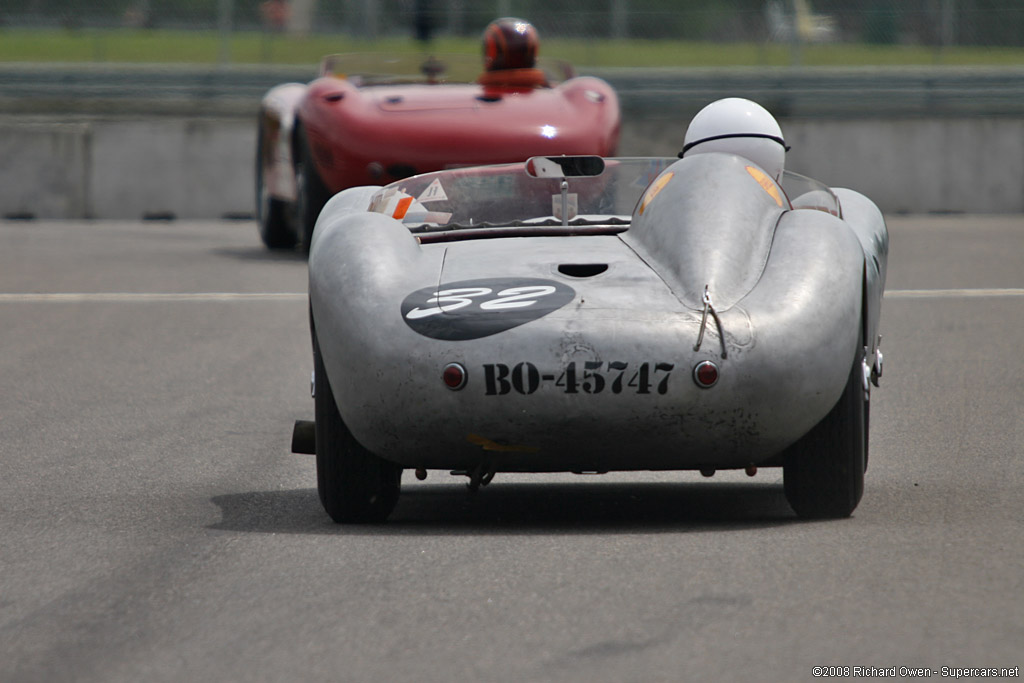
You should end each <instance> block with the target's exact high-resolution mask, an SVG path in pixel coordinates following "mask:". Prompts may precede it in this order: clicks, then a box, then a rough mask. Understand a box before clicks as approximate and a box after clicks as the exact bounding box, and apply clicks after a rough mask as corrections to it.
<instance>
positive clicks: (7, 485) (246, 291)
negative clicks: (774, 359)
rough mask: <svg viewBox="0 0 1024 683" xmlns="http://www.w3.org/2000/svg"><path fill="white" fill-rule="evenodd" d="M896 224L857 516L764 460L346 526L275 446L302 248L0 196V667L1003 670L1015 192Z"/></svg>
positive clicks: (299, 396) (545, 483)
mask: <svg viewBox="0 0 1024 683" xmlns="http://www.w3.org/2000/svg"><path fill="white" fill-rule="evenodd" d="M890 230H891V234H892V255H891V261H890V270H889V283H888V289H889V291H888V294H887V297H886V302H885V305H884V309H883V321H882V331H883V334H884V342H883V349H884V351H885V357H886V371H885V375H884V377H883V380H882V387H881V389H876V390H875V392H874V394H873V400H872V411H871V426H872V433H871V463H870V468H869V470H868V473H867V484H866V493H865V495H864V499H863V502H862V503H861V505H860V507H859V508H858V509H857V511H856V512H855V514H854V516H853V517H852V518H851V519H848V520H842V521H830V522H804V521H799V520H797V519H796V518H795V517H794V516H793V514H792V513H791V512H790V511H789V509H788V507H787V505H786V502H785V500H784V498H783V495H782V489H781V474H780V473H779V472H778V471H771V470H768V471H764V470H763V471H762V472H761V473H759V474H758V476H757V477H756V478H754V479H748V478H747V477H746V476H745V475H743V474H742V473H736V474H725V475H718V476H716V477H715V478H714V479H710V480H706V479H703V478H701V477H700V476H699V475H697V474H690V473H682V474H680V473H672V474H656V475H655V474H624V475H614V476H605V477H600V478H599V477H590V478H580V477H573V476H571V475H568V476H557V477H551V476H547V477H541V476H516V477H511V476H502V475H499V476H498V477H497V478H496V479H495V481H494V483H492V484H491V486H489V487H487V488H485V489H483V490H482V491H480V492H479V493H478V494H477V495H476V496H475V498H470V497H469V496H468V494H467V491H466V488H465V485H464V484H463V483H462V482H463V480H462V479H454V478H451V477H449V476H448V475H447V474H437V473H432V474H431V477H430V478H429V479H428V480H427V481H426V482H424V483H419V482H416V481H415V480H414V479H413V477H411V476H409V475H408V474H407V475H406V477H405V482H406V487H405V489H404V493H403V497H402V499H401V501H400V502H399V505H398V507H397V509H396V511H395V513H394V515H393V518H392V520H391V521H390V522H389V523H388V524H386V525H381V526H370V527H340V526H336V525H334V524H332V523H331V522H330V521H329V520H328V518H327V517H326V515H325V514H324V513H323V511H322V510H321V508H320V506H319V503H318V501H317V496H316V492H315V489H314V482H315V473H314V464H313V460H312V457H311V456H300V455H292V454H290V453H289V437H290V428H291V424H292V421H293V420H294V419H296V418H310V417H311V416H312V410H313V404H312V401H311V400H310V398H309V387H308V384H309V375H310V370H311V365H312V363H311V359H310V354H309V340H308V331H307V329H308V328H307V323H306V303H305V295H304V292H305V286H306V285H305V270H304V269H305V263H304V261H303V260H302V259H300V258H297V257H295V256H289V255H285V256H282V255H271V254H268V253H267V252H265V251H264V250H263V249H262V248H261V247H260V245H259V241H258V238H257V235H256V230H255V228H254V226H253V225H252V224H251V223H228V222H207V223H185V222H172V223H98V222H96V223H88V222H84V223H83V222H73V223H72V222H63V223H62V222H56V223H44V222H0V349H2V354H0V378H2V389H3V390H2V392H0V467H2V470H0V681H4V682H12V681H16V682H20V681H104V682H107V681H137V680H151V681H185V680H211V681H243V680H244V681H285V680H309V681H321V680H322V681H417V682H423V681H438V682H440V681H444V682H451V681H558V682H560V681H588V682H589V681H602V682H603V681H609V682H621V681H693V680H731V681H740V680H758V681H800V680H812V679H813V678H814V675H813V672H814V669H813V668H814V667H816V666H821V667H850V672H851V673H852V674H856V670H855V669H853V667H862V670H863V669H868V668H870V667H875V668H876V669H887V668H889V667H896V668H897V670H899V668H900V667H907V668H916V667H923V668H928V669H931V670H932V671H933V674H932V675H933V677H934V678H940V677H941V674H942V667H1019V666H1021V665H1024V647H1022V644H1024V505H1022V503H1024V493H1022V491H1024V476H1022V469H1024V408H1022V406H1024V354H1022V353H1021V350H1022V348H1024V218H1022V217H1020V216H1008V217H998V216H996V217H927V218H916V217H896V218H892V219H890ZM842 672H843V670H842V669H840V670H838V673H842ZM833 673H837V671H833ZM1018 673H1019V669H1018Z"/></svg>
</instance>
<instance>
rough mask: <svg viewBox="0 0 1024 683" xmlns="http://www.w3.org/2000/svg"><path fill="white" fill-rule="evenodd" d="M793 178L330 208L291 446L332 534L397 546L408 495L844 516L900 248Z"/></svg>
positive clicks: (616, 165)
mask: <svg viewBox="0 0 1024 683" xmlns="http://www.w3.org/2000/svg"><path fill="white" fill-rule="evenodd" d="M779 178H780V180H778V181H777V180H775V178H774V177H773V176H772V175H770V174H769V173H767V172H765V170H764V169H762V168H761V167H759V166H758V165H757V164H755V163H753V162H751V161H749V160H748V159H746V158H743V157H740V156H736V155H732V154H726V153H719V152H712V153H704V154H699V155H694V156H688V157H686V158H682V159H670V158H621V159H602V158H600V157H593V156H588V157H579V156H575V157H534V158H531V159H529V160H528V161H526V162H525V163H516V164H506V165H501V166H486V167H475V168H464V169H454V170H446V171H440V172H436V173H428V174H424V175H419V176H414V177H411V178H407V179H404V180H401V181H399V182H396V183H393V184H391V185H388V186H385V187H357V188H352V189H349V190H345V191H343V192H341V193H339V194H337V195H336V196H335V197H334V198H332V199H331V200H330V201H329V202H328V204H327V205H326V206H325V208H324V210H323V212H322V213H321V215H320V217H319V220H318V221H317V224H316V229H315V233H314V235H313V240H312V248H311V251H310V255H309V298H310V315H311V328H312V342H313V356H314V368H315V369H314V396H315V407H316V420H315V423H314V424H310V423H297V425H296V430H295V432H294V442H293V449H294V450H296V451H300V452H303V451H304V452H315V453H316V462H317V484H318V490H319V495H320V500H321V501H322V503H323V505H324V508H325V509H326V510H327V512H328V514H329V515H330V516H331V517H332V518H333V519H334V520H335V521H337V522H363V521H379V520H383V519H384V518H386V517H387V516H388V515H389V513H390V512H391V511H392V509H393V508H394V506H395V503H396V501H397V499H398V496H399V486H400V479H401V474H402V471H403V469H413V470H416V474H417V476H419V477H420V478H422V477H424V476H426V471H427V470H431V469H443V470H450V471H452V472H453V473H457V474H464V475H466V476H468V477H469V483H470V487H471V488H476V487H478V486H481V485H485V484H487V483H488V482H490V480H491V479H492V478H493V477H494V476H495V473H497V472H580V473H583V472H587V473H592V472H608V471H623V470H634V471H635V470H699V471H701V472H703V473H704V474H707V475H710V474H711V473H713V472H714V471H715V470H719V469H746V470H747V472H748V473H749V474H753V473H754V472H755V471H756V468H758V467H773V466H781V467H782V468H783V470H784V482H785V483H784V488H785V494H786V496H787V499H788V501H789V502H790V504H791V506H792V508H793V509H794V510H795V511H796V513H797V514H798V515H800V516H801V517H809V518H831V517H845V516H848V515H850V514H851V512H852V511H853V510H854V508H855V507H856V506H857V504H858V502H859V501H860V498H861V494H862V492H863V484H864V471H865V468H866V464H867V443H868V399H869V394H870V387H871V384H876V385H877V382H878V378H879V376H880V375H881V374H882V354H881V352H880V350H879V341H880V337H879V334H878V323H879V311H880V306H881V301H882V292H883V289H884V286H885V272H886V260H887V254H888V233H887V230H886V227H885V222H884V220H883V218H882V215H881V213H880V212H879V210H878V208H877V207H876V206H875V205H874V204H873V203H872V202H871V201H870V200H868V199H867V198H866V197H864V196H863V195H860V194H858V193H856V192H854V191H852V190H847V189H830V188H828V187H826V186H824V185H823V184H821V183H819V182H817V181H814V180H811V179H809V178H805V177H801V176H798V175H795V174H792V173H789V172H781V170H780V172H779ZM314 435H315V438H314Z"/></svg>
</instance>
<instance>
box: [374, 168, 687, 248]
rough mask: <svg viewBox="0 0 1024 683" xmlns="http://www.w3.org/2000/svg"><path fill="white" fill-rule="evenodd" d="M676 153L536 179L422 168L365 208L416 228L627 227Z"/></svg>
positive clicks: (514, 173) (522, 173)
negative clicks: (576, 174)
mask: <svg viewBox="0 0 1024 683" xmlns="http://www.w3.org/2000/svg"><path fill="white" fill-rule="evenodd" d="M675 161H677V159H675V158H651V157H637V158H621V159H606V160H605V168H604V172H603V173H601V174H600V175H597V176H586V177H574V178H566V179H565V184H566V187H565V191H564V192H563V187H562V182H563V181H562V179H560V178H536V177H532V176H530V175H528V174H527V172H526V167H525V164H523V163H522V162H519V163H514V164H501V165H497V166H482V167H474V168H465V169H453V170H447V171H438V172H435V173H424V174H422V175H418V176H413V177H411V178H406V179H404V180H400V181H398V182H395V183H392V184H391V185H388V186H387V187H385V188H383V189H382V190H381V191H380V192H378V193H377V194H376V195H374V197H373V199H372V201H371V204H370V207H369V210H370V211H376V212H378V213H386V214H388V215H390V216H392V217H394V218H397V219H399V220H401V221H402V222H403V223H404V224H405V225H407V226H408V227H409V228H410V229H412V230H413V231H414V232H428V231H430V230H432V229H436V230H456V229H464V228H482V227H495V226H559V225H570V226H587V225H628V224H629V221H630V216H631V215H632V213H633V209H634V208H635V207H636V203H637V201H639V199H640V196H641V195H642V194H643V192H644V190H645V189H646V188H647V186H648V185H649V184H650V183H651V181H652V180H654V179H655V178H656V177H657V176H658V174H659V173H661V172H662V171H663V170H664V169H665V168H667V167H668V166H669V165H671V164H672V163H673V162H675Z"/></svg>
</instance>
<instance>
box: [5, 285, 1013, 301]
mask: <svg viewBox="0 0 1024 683" xmlns="http://www.w3.org/2000/svg"><path fill="white" fill-rule="evenodd" d="M307 296H308V295H307V294H306V293H305V292H54V293H44V292H24V293H0V303H13V302H20V303H46V302H57V303H85V302H92V303H97V302H98V303H106V302H122V303H132V302H160V301H174V302H178V301H214V302H231V301H305V300H306V298H307ZM1022 296H1024V288H1017V289H1014V288H1010V289H892V290H889V291H887V292H886V293H885V298H886V299H969V298H983V297H995V298H998V297H1022Z"/></svg>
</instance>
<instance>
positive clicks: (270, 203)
mask: <svg viewBox="0 0 1024 683" xmlns="http://www.w3.org/2000/svg"><path fill="white" fill-rule="evenodd" d="M258 126H259V128H258V132H257V134H256V224H257V225H258V226H259V229H260V239H262V240H263V244H264V245H266V247H267V249H291V248H293V247H294V246H295V243H296V241H297V240H296V238H295V233H294V232H293V231H292V229H291V225H290V223H289V220H288V205H287V203H286V202H284V201H283V200H280V199H274V198H273V197H271V196H270V189H269V188H268V187H267V184H266V182H265V178H264V174H265V173H266V165H267V163H269V161H270V157H271V152H270V151H269V150H267V149H266V131H265V130H264V121H263V117H262V116H260V121H259V124H258Z"/></svg>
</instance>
